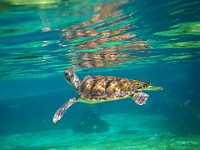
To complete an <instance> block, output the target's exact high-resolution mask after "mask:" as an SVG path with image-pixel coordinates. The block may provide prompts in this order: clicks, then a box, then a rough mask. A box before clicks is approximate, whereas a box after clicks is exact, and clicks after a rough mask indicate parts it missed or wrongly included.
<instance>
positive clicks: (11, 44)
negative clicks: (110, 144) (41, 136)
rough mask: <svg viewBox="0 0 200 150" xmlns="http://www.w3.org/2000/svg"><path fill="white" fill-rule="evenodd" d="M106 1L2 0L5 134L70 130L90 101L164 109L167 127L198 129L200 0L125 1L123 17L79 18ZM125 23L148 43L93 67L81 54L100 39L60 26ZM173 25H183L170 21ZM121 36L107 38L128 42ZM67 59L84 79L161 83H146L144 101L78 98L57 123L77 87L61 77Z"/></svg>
mask: <svg viewBox="0 0 200 150" xmlns="http://www.w3.org/2000/svg"><path fill="white" fill-rule="evenodd" d="M111 2H113V1H109V2H107V3H111ZM104 3H105V2H103V1H87V3H86V4H85V3H81V2H77V3H76V2H73V1H69V2H65V1H59V2H57V1H55V4H49V5H39V4H38V5H36V4H16V3H14V2H13V1H6V0H5V1H3V2H1V4H2V7H1V12H0V15H1V18H0V20H1V21H0V32H1V35H0V46H1V48H0V54H1V58H0V63H1V67H0V80H1V81H0V110H1V113H0V118H1V121H0V136H7V135H14V134H23V133H37V132H43V131H52V130H60V129H70V130H71V129H72V128H73V127H74V125H75V124H76V123H77V121H78V120H80V117H81V115H82V114H83V113H84V111H85V110H88V109H92V110H96V109H98V110H100V111H99V113H100V114H99V115H100V116H101V115H102V116H103V115H107V114H118V113H121V114H123V113H130V114H136V115H137V114H142V115H146V114H148V115H150V114H152V115H155V114H157V115H163V116H166V117H167V118H168V121H166V123H165V124H163V125H162V127H163V128H165V129H167V130H169V131H170V132H172V133H175V134H181V135H186V136H187V135H199V134H200V109H199V108H200V102H199V100H200V98H199V96H200V88H199V85H200V59H199V56H200V53H199V50H200V44H199V39H200V30H199V28H200V21H199V20H200V16H199V8H200V7H199V6H200V3H199V1H197V0H192V1H186V0H179V1H157V0H154V1H151V0H142V1H139V0H138V1H137V0H136V1H126V2H125V3H123V4H121V5H119V6H118V7H117V8H116V9H117V10H119V12H120V11H122V12H123V15H124V16H123V15H122V14H120V15H121V16H122V17H121V18H120V17H119V24H118V22H114V23H112V22H111V21H110V20H115V19H116V18H118V15H116V14H115V13H113V15H112V14H111V15H110V16H109V17H107V18H106V19H105V20H101V21H99V22H96V23H91V24H90V25H88V26H83V27H79V26H78V25H79V24H81V23H82V22H87V21H88V20H90V19H91V18H92V17H93V16H94V14H95V13H97V12H95V11H92V10H93V9H94V7H97V6H101V5H103V4H104ZM89 4H91V5H89ZM4 8H7V9H4ZM173 13H174V14H173ZM115 15H116V16H115ZM134 19H135V20H134ZM126 24H130V25H131V27H130V28H127V29H126V31H124V32H125V33H131V34H136V36H137V38H138V39H139V40H138V39H137V40H138V41H145V43H148V44H149V45H150V47H151V48H149V49H147V50H146V49H142V50H141V51H140V50H134V49H130V48H129V47H128V48H127V47H125V49H124V51H123V50H119V51H120V52H119V54H120V55H117V56H116V58H118V57H120V58H121V57H122V59H116V60H109V61H108V63H107V60H105V62H106V63H107V64H112V63H111V62H114V63H113V64H112V65H104V66H101V67H94V66H92V67H91V66H90V67H88V66H85V65H84V64H83V63H82V64H81V62H80V61H79V60H80V59H81V56H80V55H81V54H82V53H84V52H96V51H98V52H101V48H102V47H101V45H100V46H99V45H98V46H99V48H96V47H93V48H91V47H89V48H88V47H87V48H82V47H79V46H77V45H76V44H77V43H81V42H83V41H87V40H91V39H93V38H98V36H97V37H95V36H94V37H93V36H92V37H87V38H86V39H84V38H83V39H81V38H77V39H76V38H75V39H71V40H66V36H63V32H62V30H63V29H65V28H66V29H67V30H71V31H73V32H76V31H77V30H85V29H87V28H92V29H95V30H96V31H98V32H101V31H107V30H108V31H109V30H111V29H112V30H113V28H114V29H117V28H118V27H115V25H116V26H117V25H118V26H119V28H121V27H123V26H126ZM184 24H186V25H184ZM76 25H77V26H76ZM97 25H98V26H97ZM175 25H179V26H177V27H173V26H175ZM193 25H195V26H193ZM96 26H97V27H96ZM113 26H114V27H113ZM132 26H134V27H132ZM68 27H69V28H68ZM73 27H74V28H73ZM49 29H50V31H44V30H49ZM173 30H175V31H173ZM176 30H177V31H176ZM164 31H169V32H164ZM161 32H163V34H162V33H161ZM166 34H169V35H166ZM117 42H118V41H117ZM117 42H116V43H110V44H111V45H112V44H113V45H114V46H116V45H122V44H123V43H120V42H119V43H117ZM125 42H127V41H125ZM128 42H129V41H128ZM98 46H97V47H98ZM116 53H117V54H118V51H117V52H116ZM103 54H105V52H104V53H103ZM127 54H128V55H127ZM76 57H78V58H76ZM75 58H76V59H75ZM121 60H123V61H121ZM124 60H125V61H124ZM93 61H94V60H92V62H93ZM94 63H95V62H94ZM66 67H74V68H75V72H76V73H77V75H78V76H79V77H80V79H83V78H84V77H85V76H87V75H109V76H118V77H124V78H129V79H136V80H141V81H146V82H150V83H151V84H152V85H155V86H162V87H163V89H164V90H162V91H146V92H147V93H148V94H149V95H150V96H149V99H148V101H147V104H146V105H143V106H138V105H136V104H135V103H134V102H133V100H131V99H130V98H127V99H125V100H120V101H115V102H108V103H101V104H96V105H88V104H83V103H77V104H74V105H73V106H72V107H71V108H70V109H69V110H68V111H67V112H66V114H65V115H64V117H63V118H62V120H61V121H59V122H58V123H57V124H54V123H53V122H52V117H53V115H54V113H55V111H56V110H57V109H58V108H59V107H60V106H61V105H62V104H63V103H64V102H66V101H67V100H68V99H70V98H72V97H75V96H76V95H77V93H76V92H75V91H74V89H73V88H72V87H71V86H70V85H69V84H68V83H67V82H66V81H65V80H64V70H65V68H66ZM116 119H117V118H116ZM124 120H126V117H125V118H124ZM110 126H111V127H112V124H110ZM197 149H198V148H197Z"/></svg>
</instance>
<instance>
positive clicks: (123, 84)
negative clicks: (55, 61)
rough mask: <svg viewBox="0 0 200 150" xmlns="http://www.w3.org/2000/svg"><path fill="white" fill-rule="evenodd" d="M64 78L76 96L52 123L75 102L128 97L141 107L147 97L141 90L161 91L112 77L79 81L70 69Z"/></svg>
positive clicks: (56, 115)
mask: <svg viewBox="0 0 200 150" xmlns="http://www.w3.org/2000/svg"><path fill="white" fill-rule="evenodd" d="M64 76H65V79H66V81H67V82H68V83H70V84H71V85H72V86H73V87H74V89H75V90H76V91H77V93H78V96H77V97H76V98H71V99H70V100H69V101H67V102H66V103H64V104H63V105H62V106H61V107H60V108H59V109H58V110H57V111H56V113H55V115H54V117H53V122H54V123H56V122H57V121H58V120H60V119H61V118H62V116H63V115H64V113H65V111H66V110H67V109H68V108H69V107H70V106H71V105H72V104H74V103H75V102H83V103H89V104H95V103H101V102H107V101H113V100H118V99H123V98H127V97H130V98H131V99H133V100H134V101H135V103H136V104H138V105H143V104H145V103H146V101H147V99H148V97H149V95H148V94H146V93H143V92H141V91H142V90H162V88H161V87H152V86H150V84H149V83H146V82H141V81H137V80H130V79H126V78H118V77H113V76H86V77H85V78H84V79H83V80H82V81H80V80H79V78H78V76H77V75H76V74H75V73H74V72H73V71H72V70H71V69H66V70H65V73H64Z"/></svg>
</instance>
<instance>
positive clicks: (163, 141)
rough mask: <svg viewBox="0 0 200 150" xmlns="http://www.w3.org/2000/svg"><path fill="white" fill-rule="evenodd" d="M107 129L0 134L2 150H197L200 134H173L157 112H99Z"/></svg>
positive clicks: (199, 143) (165, 120) (164, 119)
mask: <svg viewBox="0 0 200 150" xmlns="http://www.w3.org/2000/svg"><path fill="white" fill-rule="evenodd" d="M101 119H103V120H105V121H106V122H107V123H108V124H109V125H110V129H109V131H106V132H101V133H91V134H85V133H73V132H72V130H71V129H64V130H51V131H46V132H40V133H38V132H37V133H25V134H15V135H9V136H1V137H0V143H1V149H2V150H133V149H136V150H198V149H200V135H184V134H177V133H176V132H173V131H171V130H170V129H168V128H166V125H165V124H166V122H167V118H165V117H163V116H159V115H131V114H110V115H103V116H101Z"/></svg>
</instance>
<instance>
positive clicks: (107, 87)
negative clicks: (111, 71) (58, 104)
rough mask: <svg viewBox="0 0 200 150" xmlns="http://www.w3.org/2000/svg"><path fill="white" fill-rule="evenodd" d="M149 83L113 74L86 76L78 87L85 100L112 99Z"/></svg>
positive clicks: (81, 96) (123, 95)
mask: <svg viewBox="0 0 200 150" xmlns="http://www.w3.org/2000/svg"><path fill="white" fill-rule="evenodd" d="M148 86H149V84H148V83H145V82H140V81H137V80H129V79H126V78H117V77H113V76H86V77H85V78H84V79H83V80H82V82H81V86H80V88H79V91H78V92H79V96H80V98H82V99H86V100H113V99H119V98H125V97H126V96H128V95H131V94H133V93H134V92H136V91H138V90H139V89H141V88H146V87H148Z"/></svg>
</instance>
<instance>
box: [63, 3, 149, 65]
mask: <svg viewBox="0 0 200 150" xmlns="http://www.w3.org/2000/svg"><path fill="white" fill-rule="evenodd" d="M125 3H126V1H123V2H113V3H109V4H105V5H102V6H97V7H95V8H94V12H95V13H94V15H93V17H92V18H91V19H90V20H89V21H86V22H83V23H79V24H76V25H73V26H69V27H67V28H65V29H63V30H62V37H64V41H65V42H64V43H67V45H68V46H69V47H70V48H72V49H74V51H73V53H74V54H75V55H74V57H71V56H70V59H71V60H72V64H73V65H74V66H75V68H79V67H87V68H98V67H107V66H118V65H120V64H122V63H126V62H129V61H134V60H138V59H140V58H136V57H134V56H132V55H130V54H129V53H127V50H131V51H132V50H144V49H149V48H150V46H149V45H148V44H147V43H146V42H144V41H142V40H140V39H139V38H138V37H137V36H136V34H134V33H132V32H133V31H132V29H133V28H134V26H133V25H132V24H131V23H127V24H123V23H122V22H124V21H125V20H129V19H130V16H129V15H125V14H124V13H123V12H122V11H120V9H119V7H121V6H122V5H124V4H125ZM111 17H112V18H115V19H109V18H111ZM117 26H118V27H117ZM90 50H92V51H91V52H90ZM70 53H71V50H70Z"/></svg>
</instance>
